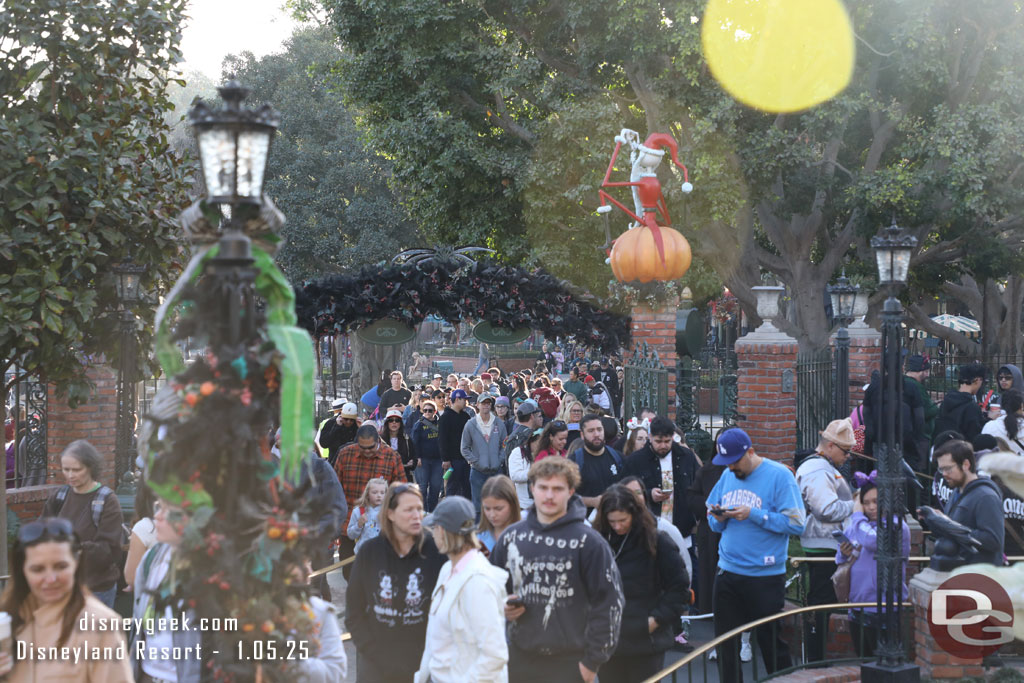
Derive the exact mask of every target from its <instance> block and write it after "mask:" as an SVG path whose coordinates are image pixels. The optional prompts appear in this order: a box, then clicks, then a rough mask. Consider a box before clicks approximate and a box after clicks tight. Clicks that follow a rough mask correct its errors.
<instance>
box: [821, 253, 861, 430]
mask: <svg viewBox="0 0 1024 683" xmlns="http://www.w3.org/2000/svg"><path fill="white" fill-rule="evenodd" d="M859 290H860V287H859V286H857V285H853V284H850V280H849V279H848V278H847V277H846V271H845V270H844V271H843V274H842V275H840V276H839V279H838V280H836V284H834V285H829V286H828V293H829V295H830V296H831V297H832V313H833V315H834V316H835V318H836V320H837V321H839V329H838V330H837V331H836V352H835V366H836V391H835V399H834V403H835V419H837V420H841V419H843V418H844V417H846V416H847V415H849V414H850V332H849V330H847V329H846V326H847V325H849V324H850V321H851V320H852V319H853V308H854V304H855V303H856V301H857V292H858V291H859Z"/></svg>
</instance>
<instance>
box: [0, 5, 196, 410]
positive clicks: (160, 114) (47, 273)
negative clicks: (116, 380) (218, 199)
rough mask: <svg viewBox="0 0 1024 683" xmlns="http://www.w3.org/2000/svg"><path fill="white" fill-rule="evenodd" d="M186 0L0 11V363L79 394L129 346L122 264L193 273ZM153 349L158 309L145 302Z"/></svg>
mask: <svg viewBox="0 0 1024 683" xmlns="http://www.w3.org/2000/svg"><path fill="white" fill-rule="evenodd" d="M184 8H185V2H184V0H152V1H150V2H147V3H138V2H132V1H130V0H74V1H72V0H46V1H45V2H44V1H43V0H6V2H4V3H3V5H2V6H0V321H2V322H0V364H2V365H3V369H4V370H5V371H9V370H10V369H11V368H12V367H16V368H17V370H18V371H19V372H17V373H15V374H14V376H13V379H11V378H8V379H9V380H10V382H13V381H17V379H19V378H20V377H21V376H23V375H24V374H28V373H36V372H38V373H42V375H43V376H44V377H45V379H47V380H48V381H50V382H52V383H55V384H57V386H58V387H59V389H61V390H65V391H70V393H71V398H72V401H74V400H77V399H78V398H80V397H81V396H82V391H83V389H84V388H85V387H86V383H85V370H86V362H87V358H88V355H89V354H97V353H103V354H106V355H107V357H108V358H109V357H110V356H114V355H116V354H117V351H118V344H117V339H116V333H117V325H113V324H111V322H112V319H111V317H110V316H111V315H112V314H113V311H115V310H116V309H117V307H118V304H117V299H116V294H115V288H114V282H113V279H112V277H111V266H113V265H114V264H117V263H120V262H125V261H128V260H134V261H135V262H136V263H144V264H147V265H148V270H147V272H146V274H145V276H144V278H143V289H144V290H146V291H149V292H155V293H159V291H160V290H161V289H162V288H163V287H164V286H165V283H167V282H170V281H172V280H173V279H174V278H173V277H172V275H173V274H174V273H175V272H176V271H178V270H180V269H181V267H182V264H181V260H180V258H179V253H178V252H179V247H178V245H177V243H176V241H175V236H176V232H177V228H176V226H175V224H174V219H175V218H176V216H177V213H178V211H179V210H180V209H181V208H183V206H184V205H185V204H186V203H187V197H186V189H187V187H188V180H189V178H188V176H189V173H190V171H191V169H192V168H193V166H192V165H190V164H187V163H184V162H183V160H182V159H181V158H179V156H178V155H177V154H176V153H175V152H174V151H173V150H172V149H171V148H170V146H169V144H168V135H169V128H168V125H167V123H166V122H165V114H166V113H167V112H168V111H169V110H170V109H171V104H170V101H169V100H168V98H167V95H166V93H167V90H168V84H169V83H170V82H171V81H172V80H173V65H174V63H175V62H176V61H177V60H178V58H179V57H180V53H179V51H178V42H179V40H180V37H181V34H180V28H179V27H180V26H181V25H182V23H183V21H184ZM136 312H137V313H138V315H139V323H138V324H139V332H140V335H141V344H140V345H139V346H138V347H137V348H139V349H148V346H149V344H148V339H149V332H150V326H151V324H152V315H153V306H152V305H140V306H139V308H138V310H137V311H136Z"/></svg>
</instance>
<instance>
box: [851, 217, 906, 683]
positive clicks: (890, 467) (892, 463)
mask: <svg viewBox="0 0 1024 683" xmlns="http://www.w3.org/2000/svg"><path fill="white" fill-rule="evenodd" d="M915 246H917V238H915V237H914V236H913V235H908V234H905V233H904V232H903V231H902V230H901V229H900V228H899V226H897V225H896V221H895V220H893V224H892V225H891V226H890V227H889V228H887V229H886V230H885V234H884V235H881V236H878V237H873V238H872V239H871V247H872V248H873V249H874V250H875V258H876V260H877V263H878V279H879V281H880V282H881V284H882V286H883V287H885V288H886V289H887V290H888V294H889V296H888V298H887V299H886V300H885V304H884V306H883V307H882V377H881V380H882V385H881V386H882V391H884V392H885V394H884V397H885V398H884V400H883V401H880V402H879V403H880V405H889V406H894V405H899V404H900V395H901V392H902V389H903V374H902V373H901V372H900V346H901V341H902V324H903V307H902V305H901V304H900V300H899V299H898V298H896V294H897V293H898V292H899V290H900V289H901V288H902V287H903V286H904V285H905V284H906V282H907V276H908V273H909V266H910V254H911V252H912V251H913V250H914V247H915ZM879 412H880V413H881V414H880V415H878V424H879V425H880V426H881V433H880V436H881V438H880V439H878V440H877V441H876V443H875V451H876V453H875V454H876V456H877V458H878V479H877V481H876V486H877V487H878V552H877V554H876V556H875V557H876V560H877V565H878V583H877V585H878V592H877V608H878V619H879V622H880V623H879V625H878V647H877V649H876V654H877V655H878V659H877V661H874V662H868V663H865V664H863V665H862V666H861V680H862V681H864V683H880V682H882V681H885V682H886V683H896V682H899V683H903V682H914V683H916V682H917V681H919V680H920V677H921V672H920V669H919V668H918V667H917V666H916V665H915V664H913V663H909V662H907V659H906V651H905V648H904V645H903V620H902V612H903V569H904V559H903V548H902V545H903V542H902V541H903V524H904V519H903V515H904V514H905V509H904V485H905V482H904V477H903V472H902V464H901V461H902V459H903V444H902V438H901V437H902V429H901V425H900V421H901V415H900V411H898V410H897V411H893V410H885V411H879Z"/></svg>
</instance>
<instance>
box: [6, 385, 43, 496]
mask: <svg viewBox="0 0 1024 683" xmlns="http://www.w3.org/2000/svg"><path fill="white" fill-rule="evenodd" d="M16 372H17V370H15V371H14V372H9V373H7V374H6V375H5V376H4V386H7V385H8V384H10V383H11V382H14V379H15V377H16V376H17V375H16V374H15V373H16ZM4 401H5V403H6V406H7V419H8V420H10V421H11V423H12V425H13V429H12V431H13V434H12V435H11V436H12V437H13V439H11V440H10V441H9V440H8V439H7V437H6V435H5V437H4V441H5V445H6V444H7V443H11V449H12V453H13V456H14V457H13V463H12V462H10V461H8V465H7V488H19V487H22V486H38V485H41V484H45V483H46V420H47V410H48V407H49V406H48V402H47V396H46V383H45V382H42V381H40V380H39V378H38V377H36V376H32V375H30V376H28V377H23V378H21V379H19V380H18V381H17V382H14V384H13V386H12V387H11V389H10V390H9V391H8V392H7V395H6V396H5V397H4ZM12 465H13V466H12Z"/></svg>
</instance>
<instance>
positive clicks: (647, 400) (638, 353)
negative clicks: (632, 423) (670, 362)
mask: <svg viewBox="0 0 1024 683" xmlns="http://www.w3.org/2000/svg"><path fill="white" fill-rule="evenodd" d="M623 373H624V374H623V382H622V383H623V401H624V404H623V405H624V414H625V415H629V416H632V415H639V414H640V410H641V409H642V408H645V407H650V408H653V409H654V410H655V412H657V413H658V414H659V415H667V414H668V370H667V369H666V368H665V366H664V364H662V362H661V359H659V358H658V352H657V351H655V350H654V349H652V348H650V347H648V346H647V342H642V343H641V344H639V345H638V346H636V347H634V349H633V353H632V354H631V355H630V356H629V358H628V359H626V363H625V365H624V366H623Z"/></svg>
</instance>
